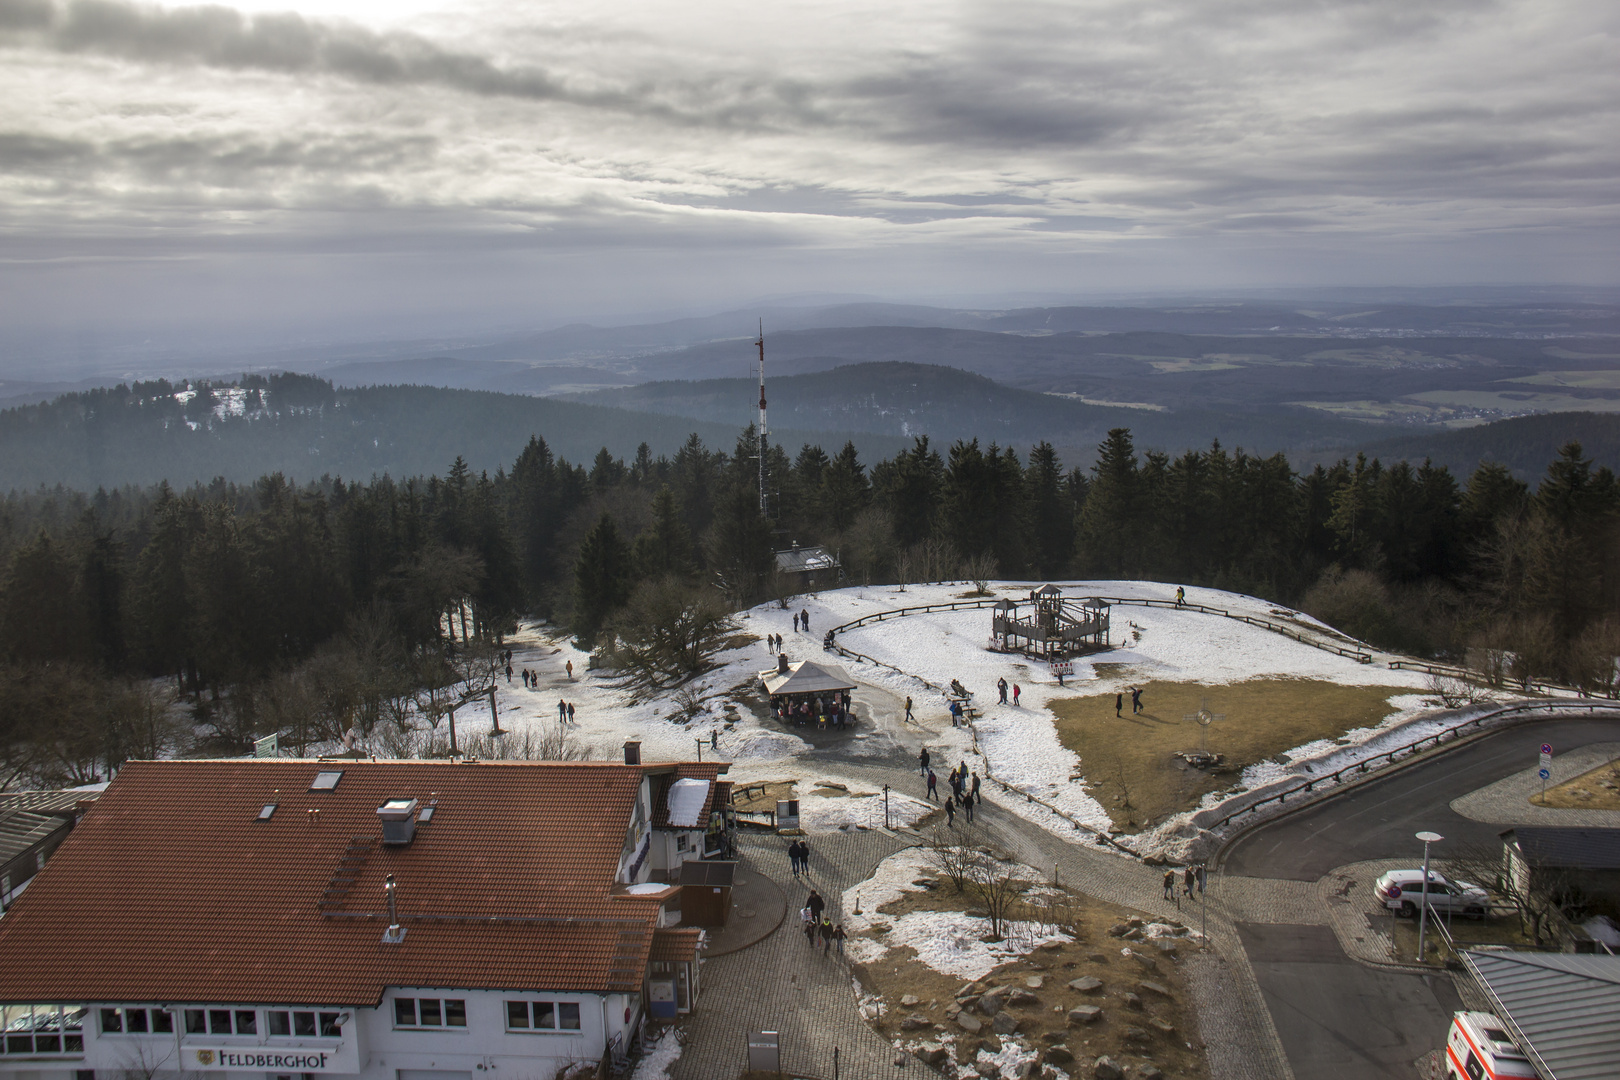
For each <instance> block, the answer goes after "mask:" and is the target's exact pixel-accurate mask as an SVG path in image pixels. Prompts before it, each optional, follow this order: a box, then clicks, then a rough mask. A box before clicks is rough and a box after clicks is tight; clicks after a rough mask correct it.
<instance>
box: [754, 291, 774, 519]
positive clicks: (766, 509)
mask: <svg viewBox="0 0 1620 1080" xmlns="http://www.w3.org/2000/svg"><path fill="white" fill-rule="evenodd" d="M754 344H755V345H757V346H759V516H760V517H766V518H768V517H770V516H771V513H770V505H769V503H768V501H767V498H766V495H765V433H766V429H765V320H764V319H761V320H759V340H758V341H756V342H754Z"/></svg>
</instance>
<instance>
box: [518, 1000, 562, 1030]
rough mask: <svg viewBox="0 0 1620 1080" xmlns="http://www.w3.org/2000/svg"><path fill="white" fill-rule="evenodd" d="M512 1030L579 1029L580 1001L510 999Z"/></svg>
mask: <svg viewBox="0 0 1620 1080" xmlns="http://www.w3.org/2000/svg"><path fill="white" fill-rule="evenodd" d="M506 1027H507V1029H508V1030H510V1031H578V1030H580V1026H579V1003H578V1002H574V1001H508V1002H507V1003H506Z"/></svg>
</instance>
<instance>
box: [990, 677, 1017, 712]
mask: <svg viewBox="0 0 1620 1080" xmlns="http://www.w3.org/2000/svg"><path fill="white" fill-rule="evenodd" d="M1010 685H1011V689H1012V705H1013V708H1017V707H1018V695H1019V694H1022V693H1023V692H1024V691H1023V689H1022V688H1021V687H1020V686H1019V685H1018V684H1017V683H1012V684H1010ZM1008 687H1009V684H1008V682H1007V680H1006V679H1005V678H1002V679H997V680H996V689H997V690H999V691H1000V692H1001V704H1003V705H1005V704H1007V690H1008Z"/></svg>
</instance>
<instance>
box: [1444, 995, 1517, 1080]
mask: <svg viewBox="0 0 1620 1080" xmlns="http://www.w3.org/2000/svg"><path fill="white" fill-rule="evenodd" d="M1535 1075H1536V1070H1535V1069H1534V1068H1533V1067H1532V1066H1531V1065H1530V1059H1529V1058H1527V1057H1525V1056H1524V1051H1523V1050H1520V1049H1519V1046H1518V1044H1517V1043H1515V1042H1514V1041H1513V1039H1512V1037H1511V1036H1510V1035H1508V1033H1507V1025H1506V1024H1504V1023H1502V1021H1500V1020H1498V1019H1497V1018H1496V1017H1495V1016H1493V1015H1492V1014H1490V1013H1488V1012H1460V1013H1456V1014H1455V1015H1453V1016H1452V1018H1451V1031H1450V1033H1449V1035H1448V1037H1447V1038H1446V1080H1510V1078H1518V1077H1530V1078H1533V1077H1535Z"/></svg>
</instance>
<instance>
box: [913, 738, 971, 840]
mask: <svg viewBox="0 0 1620 1080" xmlns="http://www.w3.org/2000/svg"><path fill="white" fill-rule="evenodd" d="M932 761H933V757H932V755H930V754H929V753H928V747H926V746H925V747H923V749H922V753H920V754H918V755H917V771H918V774H919V775H920V776H921V777H922V778H923V780H924V782H925V783H926V784H927V785H928V789H927V790H928V799H929V801H930V802H938V801H939V776H938V775H937V774H936V773H935V772H934V770H933V768H932V767H931V766H930V763H931V762H932ZM946 782H947V783H949V784H950V787H951V793H950V794H949V795H947V796H946V797H945V819H946V822H947V823H948V824H950V825H951V826H953V827H954V826H955V825H956V808H957V807H958V806H960V807H961V808H962V813H963V814H965V815H966V816H967V819H968V823H969V824H971V823H972V822H973V813H974V807H975V806H976V805H978V804H979V803H982V802H984V796H982V795H980V794H979V784H980V783H981V781H980V779H979V774H978V773H976V772H971V771H969V769H968V767H967V762H965V761H964V762H961V763H960V764H959V765H957V766H956V768H954V769H952V770H951V771H950V773H949V774H948V775H947V776H946Z"/></svg>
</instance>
